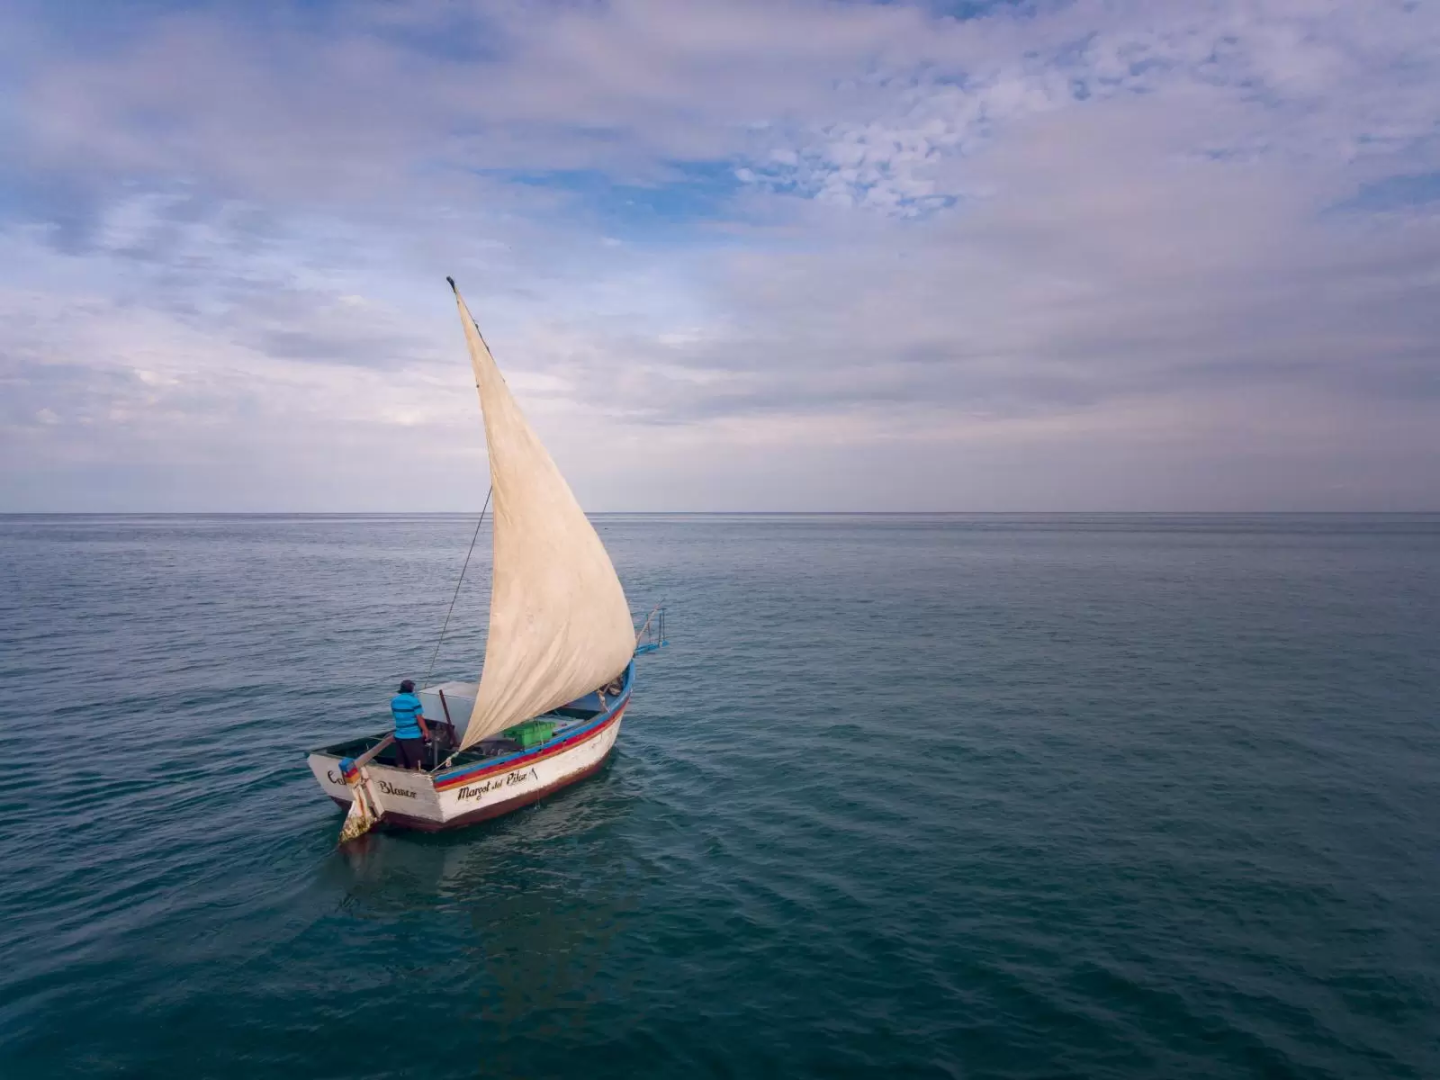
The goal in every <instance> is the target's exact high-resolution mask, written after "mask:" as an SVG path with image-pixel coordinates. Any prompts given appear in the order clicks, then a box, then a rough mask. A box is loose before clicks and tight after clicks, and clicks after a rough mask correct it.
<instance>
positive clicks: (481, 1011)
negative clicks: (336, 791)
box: [322, 762, 641, 1074]
mask: <svg viewBox="0 0 1440 1080" xmlns="http://www.w3.org/2000/svg"><path fill="white" fill-rule="evenodd" d="M625 771H626V770H625V766H624V763H623V762H621V763H618V764H611V765H607V766H606V767H605V768H604V769H603V770H602V771H601V772H599V773H598V774H596V775H595V777H594V778H593V779H592V780H591V781H590V782H589V783H586V784H580V785H576V786H575V787H573V788H571V789H569V790H567V791H565V792H562V793H560V794H559V795H558V796H556V797H555V798H553V799H547V800H544V801H542V802H540V803H537V804H535V805H534V806H532V807H530V808H528V809H526V810H523V811H521V812H520V813H518V814H513V815H510V816H508V817H504V818H498V819H496V820H495V821H493V822H490V823H487V824H485V825H481V826H478V827H475V828H472V829H468V830H461V831H458V832H449V833H433V834H414V833H411V834H405V835H393V834H385V833H379V832H376V833H370V834H367V835H365V836H362V837H360V838H359V839H357V840H355V841H353V842H352V843H349V844H345V845H342V846H341V847H339V848H337V849H335V854H334V856H333V857H332V858H329V859H327V860H326V864H325V869H324V871H323V874H322V877H323V885H324V887H325V888H327V890H331V891H338V892H341V893H342V898H341V899H340V906H341V907H342V908H343V909H344V910H345V913H346V915H347V916H348V917H349V918H351V919H358V920H360V921H361V922H362V923H369V922H371V921H372V920H373V921H374V922H375V923H376V924H384V925H389V926H393V925H394V924H395V922H396V920H397V919H400V920H408V919H409V918H413V919H414V926H415V933H416V935H417V936H420V935H423V936H424V937H425V939H426V942H425V949H424V953H425V955H426V956H431V957H434V956H437V955H443V956H445V959H444V960H443V961H442V962H441V966H442V967H443V969H444V972H443V980H444V985H445V998H446V1002H447V1004H446V1008H447V1009H455V1010H458V1011H459V1012H461V1013H463V1014H465V1015H466V1016H468V1017H471V1018H474V1019H479V1020H482V1021H484V1022H487V1023H500V1024H505V1025H514V1024H518V1023H521V1022H522V1021H527V1022H528V1023H527V1027H528V1026H531V1025H533V1023H534V1022H535V1020H536V1018H537V1016H543V1017H544V1018H545V1019H544V1023H545V1025H547V1026H548V1027H549V1028H551V1029H553V1030H552V1031H551V1033H552V1034H556V1033H558V1032H559V1028H560V1027H562V1026H563V1027H564V1028H566V1029H568V1028H570V1027H571V1026H572V1024H573V1025H574V1028H575V1030H576V1031H580V1030H583V1029H584V1028H585V1027H586V1025H587V1023H588V1022H587V1020H586V1018H585V1013H586V1012H587V1011H588V1008H589V1007H590V1006H591V1005H595V1004H600V1003H602V1002H607V1001H608V1002H615V1001H617V1000H619V999H620V998H623V994H624V992H625V987H624V986H621V985H618V984H617V983H616V981H615V980H614V979H613V978H612V979H609V980H606V979H605V977H604V972H606V971H612V972H613V971H616V970H627V966H626V965H616V964H614V963H613V960H612V951H613V949H614V948H615V947H616V942H617V937H618V935H620V934H621V932H622V931H623V929H624V928H625V927H626V926H627V925H628V924H629V921H630V918H631V916H632V915H633V914H635V913H636V912H638V910H639V906H640V892H641V888H640V884H639V881H640V879H639V878H637V876H636V875H635V874H634V872H633V869H634V865H635V862H636V855H635V852H634V851H633V850H632V845H631V843H630V842H629V840H628V839H627V837H626V833H625V830H624V829H623V828H621V827H619V826H621V824H622V823H623V821H624V819H625V818H627V817H628V816H629V815H630V814H631V813H632V812H633V810H634V807H635V801H634V797H633V792H632V791H631V790H630V788H631V784H630V783H628V782H627V780H626V778H625V776H624V773H625ZM396 944H397V945H398V946H399V947H400V948H401V950H402V951H403V950H404V943H403V942H397V943H396ZM531 1030H534V1029H533V1027H531ZM495 1050H496V1051H497V1052H501V1051H503V1048H501V1047H496V1048H495ZM487 1069H499V1070H500V1072H501V1073H502V1074H503V1073H504V1071H505V1070H504V1062H503V1060H500V1059H491V1058H490V1057H489V1056H488V1053H487Z"/></svg>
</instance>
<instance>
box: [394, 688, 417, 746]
mask: <svg viewBox="0 0 1440 1080" xmlns="http://www.w3.org/2000/svg"><path fill="white" fill-rule="evenodd" d="M423 713H424V710H423V708H422V707H421V705H420V699H419V698H418V697H416V696H415V695H414V694H396V695H395V696H394V697H393V698H391V699H390V715H392V716H394V717H395V737H396V738H397V739H418V738H420V722H419V721H418V720H417V719H416V717H418V716H421V715H423Z"/></svg>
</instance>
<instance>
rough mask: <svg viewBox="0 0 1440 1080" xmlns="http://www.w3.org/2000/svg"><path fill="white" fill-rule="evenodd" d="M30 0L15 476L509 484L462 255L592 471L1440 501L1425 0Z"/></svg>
mask: <svg viewBox="0 0 1440 1080" xmlns="http://www.w3.org/2000/svg"><path fill="white" fill-rule="evenodd" d="M17 11H19V14H16V13H14V12H12V14H11V15H10V16H9V18H10V24H9V25H8V27H7V29H9V30H11V31H13V34H11V35H10V36H9V37H8V40H9V41H10V42H11V45H10V46H8V50H9V51H8V53H7V57H8V59H10V60H12V61H14V63H13V66H12V67H11V72H12V74H11V75H10V76H8V78H9V79H11V80H12V81H13V83H14V88H15V90H16V94H15V95H14V100H16V101H18V102H20V106H19V107H18V108H12V109H10V110H9V111H7V112H5V113H0V129H3V131H4V133H5V134H6V136H7V141H8V143H9V145H10V146H12V147H13V148H14V153H13V154H12V155H9V156H8V157H7V162H6V164H5V165H4V166H3V167H0V196H3V198H0V229H3V232H0V253H3V255H4V258H3V260H0V378H3V379H4V381H5V385H6V387H7V395H6V407H5V409H4V410H3V413H0V423H3V425H4V426H3V428H0V441H3V445H4V446H5V447H6V452H7V456H9V458H10V460H11V462H12V464H10V465H9V466H7V471H6V472H5V474H4V477H8V479H4V478H0V504H3V505H12V506H20V505H32V504H34V500H35V498H36V494H35V493H36V492H37V491H38V490H40V487H37V484H36V482H35V480H34V477H35V476H36V475H39V474H40V473H41V472H45V471H46V470H49V472H48V473H47V475H57V474H55V470H56V469H59V470H60V473H61V474H63V475H65V476H69V477H71V479H70V480H68V481H64V482H62V483H58V484H50V485H46V486H43V487H44V490H45V492H46V495H45V499H48V500H52V502H47V503H46V505H52V504H53V505H60V504H61V503H63V504H64V505H71V506H84V505H90V504H91V503H93V500H94V499H95V498H96V497H97V496H96V492H97V491H99V490H101V489H102V488H103V490H104V491H105V492H107V493H113V494H107V495H106V498H110V499H111V500H112V503H113V504H114V506H119V505H136V506H153V505H158V503H156V502H155V501H154V500H155V499H157V498H159V499H161V500H162V501H164V502H165V503H166V505H173V506H176V507H183V506H186V505H192V503H193V500H196V499H199V503H203V504H204V505H205V506H206V507H215V506H217V505H235V506H242V507H243V506H251V507H266V506H305V505H325V506H330V507H333V508H342V507H344V506H356V507H370V506H393V505H395V503H394V502H393V496H392V494H391V493H392V492H394V491H396V490H402V489H405V488H406V487H407V485H406V484H405V483H404V478H405V477H410V476H427V477H433V478H436V479H437V480H438V481H441V482H440V483H434V484H428V485H426V488H427V495H426V497H427V498H433V499H434V500H435V502H434V503H433V505H434V506H436V507H446V506H459V505H468V503H469V502H470V501H473V499H470V498H469V496H470V495H471V494H473V491H472V489H473V488H474V487H475V484H476V482H477V481H476V475H477V474H476V473H475V469H476V467H477V465H478V463H479V461H480V458H479V444H478V434H477V432H476V430H475V428H476V425H475V418H474V402H473V400H472V398H471V396H470V395H471V393H472V391H471V389H470V387H469V385H468V376H467V375H466V373H465V367H464V362H463V357H462V356H460V355H459V353H458V352H457V349H458V335H457V334H456V333H455V330H456V328H455V326H454V314H453V308H451V307H450V306H449V304H448V301H447V297H446V290H445V289H444V287H443V282H442V280H441V279H442V278H443V275H444V274H445V273H454V274H455V275H456V276H457V278H459V280H460V281H461V283H462V286H463V287H465V289H466V291H467V297H468V298H469V299H470V301H471V306H472V308H473V309H474V310H475V311H476V312H477V314H478V315H479V316H480V317H481V319H482V322H483V324H484V326H485V330H486V334H487V337H488V338H489V339H490V340H491V342H492V345H493V346H494V347H495V349H496V352H497V355H498V356H499V357H500V360H501V363H502V366H504V367H505V370H506V371H507V375H508V376H509V378H510V380H511V382H512V385H514V386H515V387H516V389H517V392H518V393H520V394H521V396H522V400H523V401H524V404H525V406H526V408H527V410H528V411H529V412H530V413H531V414H532V416H533V417H534V418H535V421H536V423H537V425H538V426H539V427H540V428H541V430H542V434H543V435H544V437H545V438H546V439H547V441H549V442H551V443H552V444H553V445H554V446H555V448H556V453H557V456H559V457H560V458H561V460H562V466H564V467H565V468H566V470H567V472H568V473H570V474H571V475H572V478H573V479H574V480H575V485H576V487H577V489H579V490H580V491H581V493H582V497H586V499H587V502H588V503H590V504H591V505H597V506H600V507H605V506H615V507H632V508H636V507H638V508H646V507H651V506H663V505H685V506H690V507H691V508H696V507H706V506H710V505H712V504H713V505H716V506H742V507H743V506H745V505H751V506H757V507H760V506H763V507H765V508H784V507H786V506H794V507H799V508H823V507H824V506H826V505H840V504H839V503H837V502H836V501H835V500H837V499H840V500H842V501H843V500H850V499H859V500H860V501H859V503H858V504H857V505H862V506H863V505H869V503H866V502H865V501H864V499H865V498H869V499H871V500H872V502H873V501H876V500H880V501H884V500H894V501H896V502H894V503H893V504H891V503H887V505H889V508H903V507H904V506H927V507H937V506H939V507H951V508H957V509H964V508H975V507H978V508H987V507H994V508H1008V507H1014V506H1027V507H1031V508H1044V507H1046V506H1058V505H1060V504H1061V503H1066V504H1067V505H1068V504H1071V503H1074V504H1075V505H1079V506H1081V507H1084V506H1096V507H1100V506H1109V507H1123V506H1145V505H1150V506H1174V507H1179V508H1183V507H1186V506H1195V507H1200V508H1203V507H1205V506H1222V507H1230V506H1257V507H1263V506H1268V505H1280V504H1282V503H1284V504H1285V505H1287V506H1293V505H1295V500H1296V499H1299V500H1300V502H1301V503H1304V502H1305V500H1306V499H1308V500H1310V502H1309V503H1308V504H1306V505H1314V506H1318V507H1327V506H1335V507H1346V506H1355V507H1363V506H1385V507H1393V506H1397V505H1433V504H1434V502H1435V498H1436V496H1437V495H1440V490H1437V486H1436V482H1435V481H1434V480H1433V479H1431V478H1432V477H1434V476H1436V475H1440V469H1437V468H1436V466H1437V465H1440V461H1437V458H1440V446H1437V437H1436V435H1435V434H1434V430H1435V429H1436V428H1437V427H1440V425H1436V424H1435V423H1433V421H1434V420H1435V417H1434V415H1433V413H1434V410H1435V404H1436V398H1437V370H1440V358H1437V356H1436V352H1435V346H1434V342H1435V341H1437V340H1440V334H1437V331H1440V325H1437V323H1440V315H1437V314H1436V310H1437V306H1436V305H1435V304H1434V303H1433V296H1434V294H1435V287H1436V284H1437V282H1436V271H1435V269H1434V268H1435V267H1436V266H1437V265H1440V231H1437V230H1440V205H1437V201H1436V200H1435V199H1434V198H1432V197H1431V196H1432V195H1433V194H1434V192H1433V191H1431V188H1432V187H1433V186H1434V185H1433V184H1432V183H1431V181H1432V179H1433V177H1434V176H1436V175H1440V108H1437V106H1436V104H1435V103H1436V102H1437V101H1440V60H1437V59H1436V58H1437V57H1440V18H1437V16H1436V14H1435V13H1434V12H1433V11H1432V10H1430V9H1429V8H1427V7H1425V6H1423V5H1413V4H1404V3H1381V2H1376V3H1359V2H1353V3H1341V2H1332V3H1327V4H1321V5H1316V4H1313V3H1299V2H1289V0H1271V2H1266V3H1244V4H1242V3H1238V2H1236V3H1230V2H1226V0H1212V2H1209V3H1206V4H1196V5H1154V4H1139V3H1130V2H1124V0H1115V2H1108V3H1101V2H1098V0H1095V2H1090V0H1077V2H1074V3H1064V4H1062V3H1054V4H1050V3H1038V4H1032V5H1018V6H1017V5H1009V4H997V5H992V6H989V7H988V8H985V9H984V10H983V11H981V12H980V13H979V14H978V15H976V16H975V17H971V18H958V17H953V16H951V15H947V14H945V13H944V12H937V11H935V10H932V9H929V8H925V7H919V6H911V5H905V4H884V5H869V4H823V3H811V2H806V0H795V2H783V3H781V2H775V3H763V4H762V3H750V2H733V3H728V4H724V5H715V4H710V3H703V4H702V3H695V4H691V3H681V2H674V0H667V2H663V3H662V2H659V0H624V2H614V3H607V4H596V5H589V4H587V5H571V4H543V5H521V4H510V3H494V4H479V3H476V4H449V3H446V4H441V3H411V4H390V3H387V4H374V5H364V4H362V5H344V6H341V7H336V8H319V9H315V10H314V11H310V12H307V13H305V14H303V15H302V14H298V13H297V14H282V13H280V12H279V11H278V10H275V9H268V8H259V7H252V6H234V7H227V6H224V5H221V6H218V7H205V8H203V9H194V10H168V11H161V12H159V13H156V14H152V15H149V16H144V17H139V16H137V17H135V18H132V19H128V20H125V21H124V23H123V24H117V25H116V26H115V27H114V28H113V32H110V31H106V32H104V33H99V32H96V31H95V29H94V28H93V27H91V28H90V29H89V30H85V28H83V27H82V26H81V25H80V24H79V22H77V16H76V15H75V14H73V13H68V12H69V9H59V8H52V7H48V6H47V7H31V8H25V9H17ZM67 13H68V14H67ZM102 21H103V20H102ZM82 31H84V32H82ZM17 42H18V43H19V44H15V43H17ZM42 416H43V417H45V418H47V419H42ZM57 421H58V422H57ZM61 431H64V432H65V433H66V438H64V439H61V438H59V437H58V436H59V434H60V432H61ZM340 447H343V448H344V456H345V461H344V463H343V465H342V464H339V463H337V460H336V459H337V448H340ZM367 447H368V448H369V449H367ZM657 455H658V457H657ZM781 459H783V460H784V461H785V462H787V464H786V465H785V466H784V467H777V465H776V462H777V461H778V460H781ZM1085 460H1091V461H1093V462H1096V463H1101V462H1103V464H1104V468H1103V469H1101V468H1098V467H1097V468H1096V469H1094V470H1092V471H1091V472H1089V473H1086V474H1085V475H1084V476H1083V477H1076V476H1074V475H1072V473H1073V468H1074V463H1076V462H1080V461H1085ZM720 462H724V463H725V465H724V466H721V465H719V464H717V463H720ZM906 462H909V463H910V464H909V466H907V465H906ZM242 463H243V467H242ZM362 463H364V465H365V467H368V468H372V469H373V470H375V472H374V476H373V477H372V478H371V479H370V480H367V479H366V478H365V474H364V473H363V472H362V471H361V469H362ZM921 463H924V464H923V465H922V464H921ZM882 466H883V467H882ZM167 468H169V469H172V470H173V472H174V475H175V476H176V477H182V478H183V477H188V478H189V479H185V480H184V482H183V483H182V482H180V481H179V480H177V481H176V482H175V483H173V484H169V485H168V487H167V486H166V483H162V482H161V481H159V480H157V477H158V478H162V480H163V478H164V477H165V476H167V475H169V474H167V473H166V471H165V470H166V469H167ZM726 468H732V469H739V470H741V472H742V473H743V475H742V476H741V477H740V478H732V477H729V476H727V475H726V471H725V470H726ZM97 469H98V470H101V471H103V472H104V475H106V476H107V477H111V478H112V481H113V482H109V481H107V484H105V485H101V484H99V483H98V481H95V480H94V476H95V475H98V474H97V473H94V472H93V470H97ZM66 470H69V471H68V472H67V471H66ZM75 470H79V472H76V471H75ZM85 470H92V471H91V472H88V473H86V472H85ZM127 470H129V471H128V472H127ZM887 470H889V471H893V473H894V475H896V476H898V477H899V480H898V481H895V482H893V483H890V484H889V485H888V486H887V487H886V490H885V492H884V495H883V496H881V495H879V494H876V493H874V488H873V486H872V487H871V488H870V489H869V490H870V491H871V492H872V493H871V494H870V495H868V496H859V495H852V494H850V493H848V489H846V488H844V487H843V485H842V486H837V485H836V483H835V482H834V480H833V477H834V476H835V475H837V474H843V475H849V476H851V477H852V478H855V479H857V480H865V479H869V478H875V477H878V476H879V475H881V474H882V473H885V472H886V471H887ZM81 473H84V476H81ZM257 476H264V477H269V478H273V477H284V478H285V484H284V486H283V488H277V486H276V485H273V484H271V483H269V482H266V483H258V482H257V481H256V479H255V478H256V477H257ZM685 476H689V477H690V478H691V480H690V482H686V481H685V480H684V477H685ZM999 476H1004V477H1005V478H1006V483H1005V484H1004V485H1003V486H997V484H996V482H995V478H996V477H999ZM1060 476H1064V477H1066V480H1065V482H1064V483H1059V482H1057V477H1060ZM85 477H89V479H85ZM127 477H128V478H129V479H127ZM142 478H143V479H142ZM381 478H384V482H381ZM1337 478H1343V482H1342V481H1341V480H1340V479H1337ZM167 483H168V482H167ZM67 484H69V485H70V486H69V487H67V486H66V485H67ZM7 485H8V486H7ZM447 491H453V492H461V493H463V494H457V495H448V494H446V492H447ZM67 492H73V493H74V495H73V497H72V496H71V495H69V494H67ZM277 492H278V494H277ZM436 492H438V493H439V494H429V493H436ZM55 499H58V500H59V502H53V500H55ZM67 500H69V501H67ZM86 500H90V501H91V502H89V503H87V502H86ZM127 500H128V501H127ZM186 500H192V502H187V501H186ZM267 500H269V501H267ZM305 500H310V502H306V501H305ZM827 500H829V501H828V502H827ZM199 503H193V504H195V505H199ZM107 505H110V504H107ZM846 505H849V503H846ZM112 508H113V506H112Z"/></svg>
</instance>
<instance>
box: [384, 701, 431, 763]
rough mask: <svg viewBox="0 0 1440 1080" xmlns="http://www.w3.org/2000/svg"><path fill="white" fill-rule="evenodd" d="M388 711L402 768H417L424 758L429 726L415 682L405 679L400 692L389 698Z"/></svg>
mask: <svg viewBox="0 0 1440 1080" xmlns="http://www.w3.org/2000/svg"><path fill="white" fill-rule="evenodd" d="M390 713H391V715H393V716H394V717H395V748H396V750H398V751H399V754H400V767H401V768H402V769H418V768H420V767H421V764H422V762H423V761H424V758H425V744H426V743H427V742H429V741H430V728H429V727H427V726H426V724H425V713H424V707H423V706H422V705H421V704H420V699H419V698H418V697H416V696H415V684H414V682H412V681H411V680H409V679H406V680H405V681H404V682H402V683H401V684H400V693H398V694H396V695H395V696H394V697H393V698H391V699H390Z"/></svg>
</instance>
